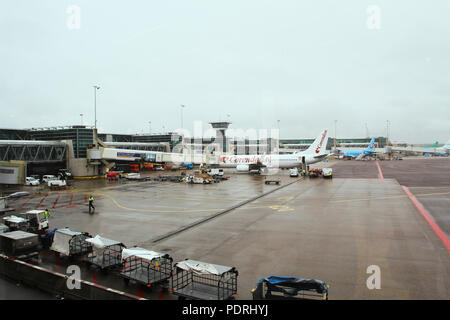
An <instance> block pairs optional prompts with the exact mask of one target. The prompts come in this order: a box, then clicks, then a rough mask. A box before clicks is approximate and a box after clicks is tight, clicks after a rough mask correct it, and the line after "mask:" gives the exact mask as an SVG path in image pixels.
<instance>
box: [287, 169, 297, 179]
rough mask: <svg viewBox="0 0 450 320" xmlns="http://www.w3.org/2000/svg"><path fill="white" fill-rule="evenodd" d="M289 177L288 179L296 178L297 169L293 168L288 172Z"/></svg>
mask: <svg viewBox="0 0 450 320" xmlns="http://www.w3.org/2000/svg"><path fill="white" fill-rule="evenodd" d="M289 176H290V177H298V169H297V168H293V169H291V170H289Z"/></svg>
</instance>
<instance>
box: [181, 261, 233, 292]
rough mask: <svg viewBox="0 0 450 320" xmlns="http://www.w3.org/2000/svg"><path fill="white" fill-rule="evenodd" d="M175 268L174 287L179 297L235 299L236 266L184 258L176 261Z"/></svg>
mask: <svg viewBox="0 0 450 320" xmlns="http://www.w3.org/2000/svg"><path fill="white" fill-rule="evenodd" d="M174 268H175V275H174V277H173V280H172V281H173V282H172V288H173V294H174V295H177V296H178V299H180V300H182V299H196V300H228V299H234V295H235V294H236V292H237V277H238V271H237V270H236V269H235V268H234V267H226V266H221V265H216V264H210V263H205V262H201V261H195V260H184V261H181V262H178V263H176V264H175V265H174Z"/></svg>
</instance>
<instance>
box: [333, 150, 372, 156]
mask: <svg viewBox="0 0 450 320" xmlns="http://www.w3.org/2000/svg"><path fill="white" fill-rule="evenodd" d="M362 153H364V155H365V156H369V155H371V154H372V153H373V152H372V151H367V150H348V151H341V152H339V154H341V155H343V156H347V157H359V156H360V155H361V154H362Z"/></svg>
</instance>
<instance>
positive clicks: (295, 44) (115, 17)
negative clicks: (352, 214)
mask: <svg viewBox="0 0 450 320" xmlns="http://www.w3.org/2000/svg"><path fill="white" fill-rule="evenodd" d="M71 5H76V6H78V7H79V9H80V28H79V29H71V28H69V26H71V27H73V26H74V21H75V23H76V19H75V20H74V13H75V12H74V11H71V12H69V13H68V8H69V7H70V6H71ZM370 5H376V6H377V8H379V10H380V11H379V13H380V15H379V18H380V19H379V22H380V24H379V27H380V28H379V29H376V28H375V29H374V26H375V27H376V26H377V25H376V24H373V23H374V21H375V22H376V21H378V20H376V14H374V11H370V10H369V11H367V9H368V7H369V6H370ZM449 16H450V1H448V0H433V1H426V0H395V1H394V0H383V1H382V0H374V1H365V0H342V1H335V0H330V1H325V0H315V1H299V0H292V1H288V0H280V1H264V0H239V1H237V0H226V1H225V0H197V1H193V0H178V1H175V0H172V1H161V0H160V1H153V0H145V1H111V0H71V1H66V0H47V1H44V0H40V1H23V0H14V1H2V2H1V4H0V41H1V46H0V61H1V64H0V66H1V72H0V108H1V110H2V112H1V118H0V127H3V128H30V127H44V126H58V125H73V124H80V123H81V117H80V114H81V113H82V114H84V116H83V121H84V123H85V124H88V125H93V124H94V93H93V90H94V89H93V87H92V86H93V85H99V86H100V87H101V88H100V90H99V91H98V92H97V119H98V127H99V131H100V132H109V133H143V132H148V131H149V130H150V128H149V121H151V130H152V131H153V132H160V131H162V130H163V127H164V129H165V130H166V131H167V130H174V129H176V128H179V127H180V126H181V107H180V105H181V104H183V105H185V106H186V108H185V109H184V111H183V114H184V117H183V119H184V125H185V127H186V128H187V129H189V130H192V127H193V122H194V121H195V120H200V121H203V122H204V129H205V130H206V129H207V128H208V124H207V123H208V122H209V121H213V120H219V119H220V120H227V119H229V120H230V121H231V122H232V123H233V124H232V127H233V128H241V129H249V128H267V129H271V128H277V120H280V129H281V130H280V131H281V137H282V138H308V137H315V136H316V135H318V134H319V132H320V130H321V129H322V128H325V127H328V128H329V129H330V132H331V135H332V136H334V124H335V122H334V120H338V121H337V136H338V137H346V138H347V137H365V136H366V135H367V133H366V131H367V130H366V124H367V129H368V132H369V135H375V136H379V135H382V136H385V135H386V120H390V123H391V130H390V137H392V139H393V140H394V141H407V142H413V143H432V142H434V141H436V140H438V141H439V142H440V143H443V142H445V141H447V140H448V139H450V130H449V129H450V18H449ZM374 19H375V20H374ZM368 21H369V22H371V24H369V25H370V27H369V26H368ZM75 26H76V24H75ZM227 115H229V116H227Z"/></svg>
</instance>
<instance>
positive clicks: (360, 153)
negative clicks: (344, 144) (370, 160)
mask: <svg viewBox="0 0 450 320" xmlns="http://www.w3.org/2000/svg"><path fill="white" fill-rule="evenodd" d="M374 152H375V138H372V140H370V143H369V146H368V147H367V148H366V149H364V150H341V151H339V155H342V156H344V157H352V158H363V157H365V156H370V155H372V154H373V153H374Z"/></svg>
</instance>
